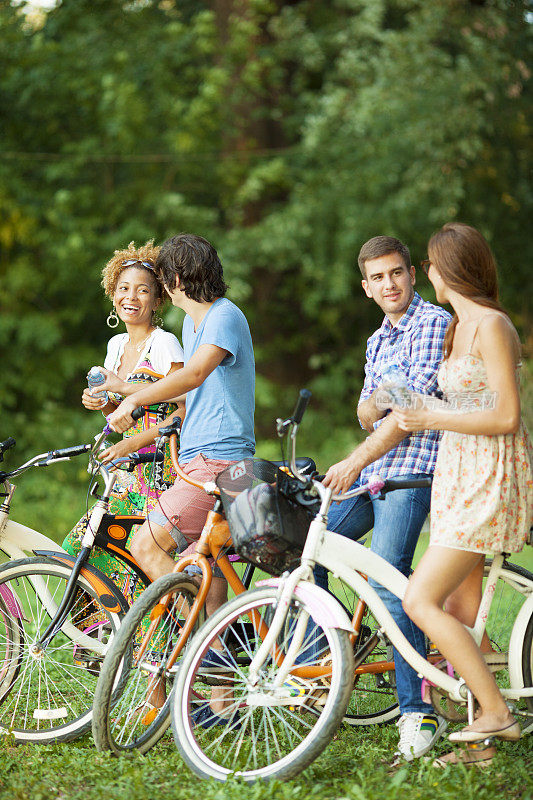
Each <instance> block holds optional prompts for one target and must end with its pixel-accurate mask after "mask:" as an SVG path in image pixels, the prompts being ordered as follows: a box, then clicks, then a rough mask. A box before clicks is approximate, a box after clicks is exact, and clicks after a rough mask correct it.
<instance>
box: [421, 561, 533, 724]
mask: <svg viewBox="0 0 533 800" xmlns="http://www.w3.org/2000/svg"><path fill="white" fill-rule="evenodd" d="M491 564H492V560H491V559H487V560H486V563H485V568H484V577H485V578H486V577H487V575H488V573H489V570H490V567H491ZM531 594H533V573H531V572H529V570H527V569H526V568H525V567H521V566H519V565H518V564H512V563H510V562H507V561H505V562H504V564H503V566H502V571H501V573H500V576H499V578H498V582H497V584H496V589H495V592H494V597H493V599H492V604H491V608H490V613H489V618H488V620H487V623H486V632H487V635H488V637H489V639H490V642H491V645H492V647H493V649H494V650H496V651H499V652H501V653H502V654H506V653H507V652H508V650H509V639H510V635H511V631H512V628H513V625H514V621H515V619H516V617H517V615H518V612H519V610H520V608H521V607H522V605H523V603H524V602H525V600H526V599H527V598H528V597H529V596H530V595H531ZM495 678H496V682H497V683H498V685H499V686H500V688H502V689H503V688H509V687H510V681H509V670H508V668H507V667H505V666H503V668H502V669H500V670H498V671H497V672H495ZM430 696H431V700H432V702H433V706H434V708H435V710H436V711H437V712H438V713H439V714H441V716H443V717H445V719H448V720H449V721H451V722H465V721H466V720H467V712H466V706H465V705H464V704H457V703H454V702H452V701H451V700H450V699H449V698H448V697H447V695H446V694H444V693H443V692H441V691H440V690H439V689H438V688H437V687H431V689H430ZM522 703H524V704H525V705H526V707H529V708H533V698H524V699H523V701H519V702H518V706H519V708H520V707H521V706H522Z"/></svg>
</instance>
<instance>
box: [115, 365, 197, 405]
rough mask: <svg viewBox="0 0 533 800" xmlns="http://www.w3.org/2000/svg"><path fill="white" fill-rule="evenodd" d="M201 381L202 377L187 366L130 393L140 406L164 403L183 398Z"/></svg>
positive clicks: (131, 397)
mask: <svg viewBox="0 0 533 800" xmlns="http://www.w3.org/2000/svg"><path fill="white" fill-rule="evenodd" d="M200 383H201V377H200V378H198V377H197V376H196V375H195V374H193V371H192V370H188V369H187V367H184V368H183V369H180V370H177V371H176V372H172V373H171V374H170V375H167V376H166V377H165V378H161V379H160V380H158V381H155V383H149V384H145V385H143V388H142V389H139V390H138V391H136V392H134V393H133V394H131V395H130V399H131V400H135V403H136V405H138V406H149V405H152V404H154V403H164V402H167V401H169V400H174V402H177V398H181V397H183V396H184V395H186V394H187V392H189V391H191V389H195V388H196V387H197V386H199V385H200Z"/></svg>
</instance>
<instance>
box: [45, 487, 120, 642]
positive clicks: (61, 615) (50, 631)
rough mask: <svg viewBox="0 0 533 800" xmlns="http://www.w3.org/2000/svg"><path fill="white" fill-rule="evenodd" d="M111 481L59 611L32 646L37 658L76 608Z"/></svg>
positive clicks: (91, 521) (96, 509)
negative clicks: (77, 593) (78, 588)
mask: <svg viewBox="0 0 533 800" xmlns="http://www.w3.org/2000/svg"><path fill="white" fill-rule="evenodd" d="M110 479H112V480H109V483H110V484H111V485H110V486H107V487H106V489H107V491H106V493H105V495H104V497H102V499H101V500H98V502H97V503H96V505H95V507H94V508H93V511H92V513H91V517H90V519H89V522H88V524H87V529H86V531H85V534H84V536H83V539H82V547H81V550H80V552H79V553H78V556H77V557H76V561H75V562H74V565H73V567H72V572H71V574H70V577H69V579H68V582H67V585H66V587H65V591H64V592H63V597H62V598H61V602H60V603H59V606H58V608H57V611H56V613H55V614H54V616H53V618H52V619H51V620H50V624H49V625H48V627H47V628H46V630H45V632H44V633H43V635H42V636H41V637H39V639H38V640H37V641H36V642H34V644H33V645H32V646H31V650H32V652H33V654H34V655H36V656H37V655H40V654H41V653H42V652H43V651H44V650H46V648H47V647H48V645H49V644H50V642H51V641H52V639H53V638H54V636H55V635H56V634H57V633H58V632H59V631H60V630H61V628H62V627H63V625H64V623H65V621H66V619H67V617H68V615H69V613H70V611H71V610H72V607H73V606H74V603H75V602H76V582H77V580H78V578H79V576H80V573H81V570H82V568H83V566H84V564H86V562H87V560H88V558H89V556H90V554H91V550H92V545H93V543H94V540H95V538H96V533H97V531H98V528H99V527H100V523H101V521H102V518H103V516H104V514H105V512H106V511H107V508H108V506H109V493H110V490H111V488H112V486H113V484H114V483H115V480H116V477H115V476H114V475H113V476H110Z"/></svg>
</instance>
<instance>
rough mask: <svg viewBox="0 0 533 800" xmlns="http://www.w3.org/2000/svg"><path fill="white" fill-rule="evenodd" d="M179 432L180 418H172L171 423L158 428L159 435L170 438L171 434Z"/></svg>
mask: <svg viewBox="0 0 533 800" xmlns="http://www.w3.org/2000/svg"><path fill="white" fill-rule="evenodd" d="M180 430H181V417H174V419H173V420H172V422H169V424H168V425H165V426H164V427H162V428H159V435H160V436H170V434H171V433H179V432H180Z"/></svg>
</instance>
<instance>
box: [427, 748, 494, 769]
mask: <svg viewBox="0 0 533 800" xmlns="http://www.w3.org/2000/svg"><path fill="white" fill-rule="evenodd" d="M495 755H496V748H495V747H494V745H491V746H490V747H477V746H476V745H471V746H470V747H468V748H467V749H466V750H459V751H457V750H452V751H451V752H450V753H446V755H444V756H440V758H436V759H435V760H434V761H433V766H434V767H437V768H438V769H444V768H445V767H447V766H457V765H458V764H464V765H465V766H473V767H480V769H485V768H486V767H488V766H490V764H492V761H493V759H494V756H495Z"/></svg>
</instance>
